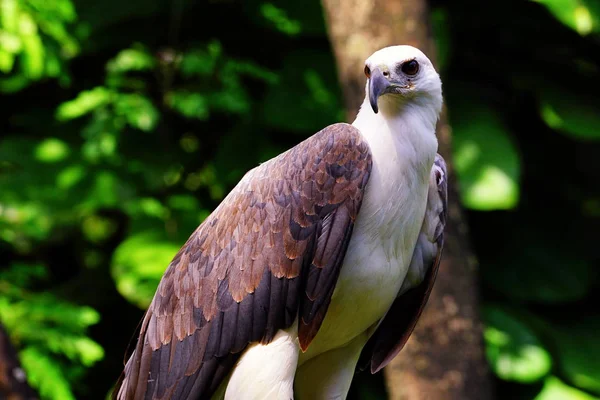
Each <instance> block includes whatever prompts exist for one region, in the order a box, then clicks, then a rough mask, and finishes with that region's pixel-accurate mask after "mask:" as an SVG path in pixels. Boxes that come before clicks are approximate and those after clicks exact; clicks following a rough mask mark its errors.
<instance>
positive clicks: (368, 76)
mask: <svg viewBox="0 0 600 400" xmlns="http://www.w3.org/2000/svg"><path fill="white" fill-rule="evenodd" d="M365 75H366V76H367V78H370V77H371V69H370V68H369V66H367V65H365Z"/></svg>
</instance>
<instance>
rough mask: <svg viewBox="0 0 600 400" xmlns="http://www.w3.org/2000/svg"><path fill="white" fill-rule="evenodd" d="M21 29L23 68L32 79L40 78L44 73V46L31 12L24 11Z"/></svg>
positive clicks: (21, 17) (20, 21) (20, 24)
mask: <svg viewBox="0 0 600 400" xmlns="http://www.w3.org/2000/svg"><path fill="white" fill-rule="evenodd" d="M19 30H20V33H21V41H22V43H23V53H22V57H23V70H24V72H25V75H26V76H27V77H28V78H29V79H32V80H35V79H40V78H41V77H42V75H43V73H44V51H45V50H44V46H43V44H42V39H41V38H40V36H39V35H38V32H37V25H36V23H35V21H34V20H33V18H31V16H30V15H29V14H24V13H22V14H21V15H20V20H19Z"/></svg>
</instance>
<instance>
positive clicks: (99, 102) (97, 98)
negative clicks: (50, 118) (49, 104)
mask: <svg viewBox="0 0 600 400" xmlns="http://www.w3.org/2000/svg"><path fill="white" fill-rule="evenodd" d="M112 97H113V93H112V91H110V90H108V89H107V88H105V87H102V86H100V87H96V88H94V89H91V90H85V91H83V92H81V93H79V94H78V95H77V97H76V98H75V99H73V100H70V101H67V102H65V103H62V104H61V105H60V106H59V107H58V110H57V111H56V118H57V119H58V120H59V121H67V120H70V119H75V118H79V117H81V116H83V115H85V114H87V113H89V112H91V111H94V110H96V109H98V108H100V107H102V106H104V105H106V104H108V103H110V102H111V100H112Z"/></svg>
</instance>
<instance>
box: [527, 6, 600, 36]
mask: <svg viewBox="0 0 600 400" xmlns="http://www.w3.org/2000/svg"><path fill="white" fill-rule="evenodd" d="M534 1H536V2H538V3H540V4H543V5H544V6H546V7H547V8H548V10H549V11H550V12H551V13H552V15H554V17H555V18H556V19H558V20H559V21H560V22H562V23H563V24H565V25H566V26H568V27H569V28H571V29H573V30H575V31H576V32H577V33H579V34H580V35H587V34H589V33H591V32H592V31H598V30H599V29H600V15H598V14H597V13H596V12H595V11H598V10H595V9H594V2H595V0H534Z"/></svg>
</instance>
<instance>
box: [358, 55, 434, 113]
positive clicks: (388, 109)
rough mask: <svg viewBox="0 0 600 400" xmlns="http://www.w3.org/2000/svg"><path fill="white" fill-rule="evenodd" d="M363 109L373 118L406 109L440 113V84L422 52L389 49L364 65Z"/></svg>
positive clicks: (371, 58)
mask: <svg viewBox="0 0 600 400" xmlns="http://www.w3.org/2000/svg"><path fill="white" fill-rule="evenodd" d="M365 75H366V76H367V87H366V92H367V93H366V98H365V105H366V102H367V101H368V102H369V103H370V105H371V108H372V109H373V112H375V113H376V114H377V113H378V112H380V111H381V113H382V114H383V115H384V116H395V115H397V114H400V113H401V112H402V111H403V110H405V109H406V108H407V107H413V106H417V107H420V108H422V109H421V111H424V112H426V113H429V112H431V113H434V114H435V118H436V119H437V117H438V115H439V113H440V111H441V110H442V101H443V100H442V81H441V80H440V76H439V75H438V73H437V72H436V70H435V68H434V67H433V64H432V63H431V61H429V59H428V58H427V56H426V55H425V54H423V52H421V51H420V50H419V49H416V48H414V47H412V46H391V47H385V48H383V49H381V50H378V51H376V52H375V53H373V54H372V55H371V57H369V58H368V59H367V61H366V62H365Z"/></svg>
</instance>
